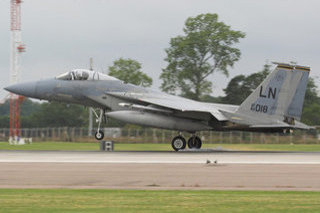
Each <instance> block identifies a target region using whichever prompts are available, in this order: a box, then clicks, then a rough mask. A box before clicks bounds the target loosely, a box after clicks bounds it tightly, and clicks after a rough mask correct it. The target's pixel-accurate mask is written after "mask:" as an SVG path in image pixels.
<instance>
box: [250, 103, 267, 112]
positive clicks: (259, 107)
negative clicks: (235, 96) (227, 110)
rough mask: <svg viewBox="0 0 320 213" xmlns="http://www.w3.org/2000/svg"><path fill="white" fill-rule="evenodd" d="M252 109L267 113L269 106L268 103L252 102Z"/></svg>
mask: <svg viewBox="0 0 320 213" xmlns="http://www.w3.org/2000/svg"><path fill="white" fill-rule="evenodd" d="M251 111H255V112H262V113H267V112H268V106H267V105H260V104H251Z"/></svg>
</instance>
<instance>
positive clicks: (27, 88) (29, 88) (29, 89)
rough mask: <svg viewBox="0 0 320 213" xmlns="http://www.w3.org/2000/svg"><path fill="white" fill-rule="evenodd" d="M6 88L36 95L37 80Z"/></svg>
mask: <svg viewBox="0 0 320 213" xmlns="http://www.w3.org/2000/svg"><path fill="white" fill-rule="evenodd" d="M4 89H5V90H7V91H9V92H12V93H15V94H18V95H22V96H26V97H34V96H35V95H36V94H35V92H36V82H28V83H18V84H14V85H11V86H8V87H6V88H4Z"/></svg>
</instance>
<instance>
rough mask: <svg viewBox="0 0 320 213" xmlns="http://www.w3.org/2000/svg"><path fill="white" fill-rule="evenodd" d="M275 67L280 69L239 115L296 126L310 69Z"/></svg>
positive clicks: (260, 86) (256, 92) (278, 65)
mask: <svg viewBox="0 0 320 213" xmlns="http://www.w3.org/2000/svg"><path fill="white" fill-rule="evenodd" d="M274 64H276V65H277V66H276V68H275V69H274V70H273V72H271V73H270V74H269V75H268V77H267V78H266V79H265V80H264V81H263V82H262V83H261V84H260V85H259V86H258V88H257V89H256V90H255V91H254V92H253V93H251V95H250V96H249V97H248V98H247V99H246V100H245V101H244V102H243V103H242V104H241V105H240V107H239V108H238V111H237V112H238V113H242V114H246V115H248V116H251V115H252V116H258V117H259V116H261V115H262V116H261V118H263V117H268V118H271V119H277V120H281V121H284V122H286V123H289V124H294V121H295V120H298V121H299V120H300V118H301V113H302V107H303V102H304V96H305V92H306V88H307V83H308V77H309V72H310V68H309V67H305V66H299V65H290V64H283V63H274Z"/></svg>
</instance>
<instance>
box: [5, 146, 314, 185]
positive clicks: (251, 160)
mask: <svg viewBox="0 0 320 213" xmlns="http://www.w3.org/2000/svg"><path fill="white" fill-rule="evenodd" d="M215 162H216V163H215ZM319 178H320V153H288V152H286V153H280V152H262V153H256V152H210V153H209V152H204V153H201V152H196V153H189V152H188V153H187V152H182V153H175V152H67V151H0V188H109V189H113V188H120V189H233V190H254V189H259V190H308V191H320V181H319Z"/></svg>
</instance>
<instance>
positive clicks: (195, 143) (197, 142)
mask: <svg viewBox="0 0 320 213" xmlns="http://www.w3.org/2000/svg"><path fill="white" fill-rule="evenodd" d="M201 146H202V142H201V139H200V138H199V137H198V136H192V137H191V138H189V140H188V147H189V149H200V148H201Z"/></svg>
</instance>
